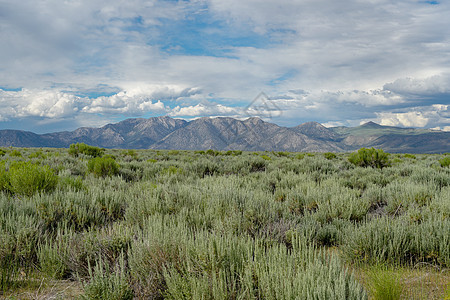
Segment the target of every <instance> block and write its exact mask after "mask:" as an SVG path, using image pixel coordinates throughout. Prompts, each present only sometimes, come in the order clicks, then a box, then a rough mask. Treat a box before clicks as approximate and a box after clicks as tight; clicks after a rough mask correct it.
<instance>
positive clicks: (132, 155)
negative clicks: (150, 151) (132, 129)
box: [122, 149, 138, 159]
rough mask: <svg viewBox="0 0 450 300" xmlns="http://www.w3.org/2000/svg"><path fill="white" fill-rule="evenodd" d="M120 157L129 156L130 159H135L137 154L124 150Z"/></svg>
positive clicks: (133, 151) (131, 150)
mask: <svg viewBox="0 0 450 300" xmlns="http://www.w3.org/2000/svg"><path fill="white" fill-rule="evenodd" d="M122 156H123V157H126V156H129V157H131V158H134V159H136V158H137V157H138V154H137V153H136V151H135V150H133V149H129V150H124V151H122Z"/></svg>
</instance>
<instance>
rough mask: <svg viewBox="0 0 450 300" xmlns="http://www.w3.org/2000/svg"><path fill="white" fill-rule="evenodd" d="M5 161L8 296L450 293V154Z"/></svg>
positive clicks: (0, 263) (6, 153) (27, 157)
mask: <svg viewBox="0 0 450 300" xmlns="http://www.w3.org/2000/svg"><path fill="white" fill-rule="evenodd" d="M0 160H1V161H0V298H5V299H70V298H73V299H80V298H81V299H450V271H449V267H450V168H449V165H450V155H445V154H442V155H438V154H433V155H432V154H427V155H425V154H420V155H418V154H416V155H411V154H390V155H388V154H385V153H383V152H382V151H377V150H373V149H362V150H361V151H360V152H359V153H287V152H242V151H222V152H220V151H214V150H208V151H174V150H171V151H156V150H116V149H108V150H105V149H99V148H96V147H91V146H87V145H84V144H77V145H72V146H71V147H70V149H50V148H44V149H37V148H32V149H30V148H1V149H0Z"/></svg>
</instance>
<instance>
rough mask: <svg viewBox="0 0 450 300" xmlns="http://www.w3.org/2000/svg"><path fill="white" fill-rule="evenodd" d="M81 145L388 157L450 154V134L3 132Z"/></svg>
mask: <svg viewBox="0 0 450 300" xmlns="http://www.w3.org/2000/svg"><path fill="white" fill-rule="evenodd" d="M78 142H83V143H86V144H89V145H93V146H99V147H104V148H130V149H180V150H207V149H215V150H248V151H264V150H267V151H292V152H295V151H298V152H300V151H309V152H327V151H331V152H340V151H353V150H355V149H358V148H361V147H376V148H382V149H383V150H385V151H387V152H409V153H443V152H450V132H441V131H432V130H426V129H411V128H398V127H391V126H381V125H378V124H376V123H373V122H369V123H366V124H364V125H361V126H357V127H335V128H326V127H324V126H323V125H321V124H319V123H316V122H307V123H303V124H300V125H298V126H296V127H292V128H287V127H281V126H278V125H276V124H273V123H268V122H264V121H263V120H261V119H259V118H249V119H247V120H244V121H242V120H237V119H233V118H222V117H220V118H200V119H197V120H194V121H191V122H186V121H184V120H179V119H172V118H170V117H156V118H149V119H127V120H124V121H122V122H119V123H116V124H108V125H106V126H103V127H101V128H87V127H82V128H79V129H77V130H75V131H71V132H67V131H66V132H56V133H49V134H42V135H38V134H35V133H32V132H25V131H18V130H0V146H4V147H5V146H15V147H68V146H69V145H70V144H72V143H78Z"/></svg>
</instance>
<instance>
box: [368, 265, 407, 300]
mask: <svg viewBox="0 0 450 300" xmlns="http://www.w3.org/2000/svg"><path fill="white" fill-rule="evenodd" d="M368 281H369V282H368V286H369V290H370V292H371V294H372V296H373V299H383V300H397V299H400V296H401V295H402V290H403V285H402V282H401V280H400V276H399V274H397V273H395V272H394V271H391V270H386V269H385V268H381V267H373V268H371V269H370V270H369V271H368Z"/></svg>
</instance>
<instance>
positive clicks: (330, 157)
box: [323, 152, 337, 160]
mask: <svg viewBox="0 0 450 300" xmlns="http://www.w3.org/2000/svg"><path fill="white" fill-rule="evenodd" d="M323 156H324V157H325V158H326V159H328V160H332V159H335V158H336V157H337V156H336V154H334V153H333V152H325V153H324V154H323Z"/></svg>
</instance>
